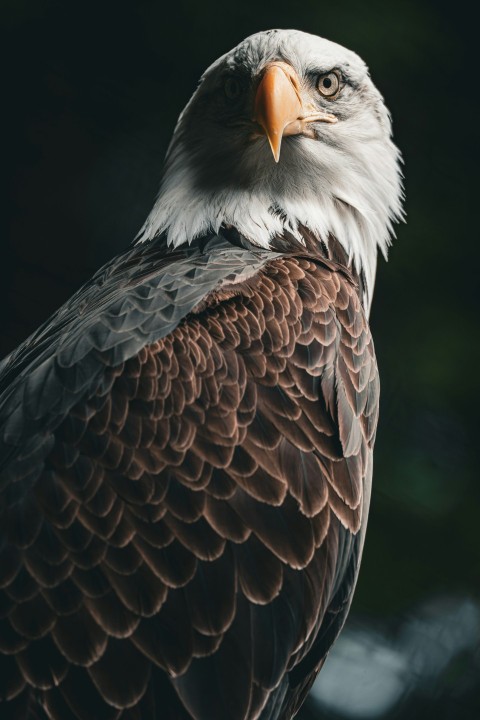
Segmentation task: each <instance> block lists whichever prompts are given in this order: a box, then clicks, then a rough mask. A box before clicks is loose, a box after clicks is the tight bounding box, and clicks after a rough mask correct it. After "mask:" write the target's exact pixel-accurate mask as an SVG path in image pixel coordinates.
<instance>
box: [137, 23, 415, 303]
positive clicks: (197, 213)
mask: <svg viewBox="0 0 480 720" xmlns="http://www.w3.org/2000/svg"><path fill="white" fill-rule="evenodd" d="M273 60H281V61H284V62H287V63H289V64H290V65H291V66H292V67H293V68H294V70H295V71H296V73H297V74H298V76H299V78H300V80H301V82H302V87H303V88H304V89H305V91H306V92H307V91H309V92H312V87H311V86H312V85H313V87H314V86H315V77H318V76H319V75H320V74H322V73H325V72H328V71H330V70H332V69H334V68H335V69H337V70H338V71H339V72H340V73H341V76H342V78H343V80H344V87H343V89H342V92H341V93H340V94H339V96H338V98H337V99H336V100H335V101H329V100H326V99H324V98H320V97H318V99H317V100H316V102H317V104H318V105H320V107H323V108H325V109H326V110H328V111H329V112H333V113H334V114H335V115H336V116H337V118H338V122H337V123H335V124H327V123H315V126H314V131H315V138H309V137H304V136H293V137H288V138H284V140H283V144H282V151H281V157H280V162H279V163H278V164H276V163H275V162H274V159H273V156H272V153H271V150H270V147H269V145H268V142H267V139H266V138H265V137H263V138H257V139H255V140H252V122H251V118H252V105H253V98H254V91H255V86H256V79H257V78H258V76H259V75H260V74H261V72H262V69H263V68H264V67H265V65H266V64H267V63H268V62H271V61H273ZM232 73H235V74H236V76H237V77H239V78H241V79H242V83H243V85H242V87H243V90H244V92H243V97H242V98H241V103H240V105H239V106H237V107H236V108H235V112H234V113H233V114H232V110H231V109H230V108H228V107H225V95H224V93H223V87H224V83H225V78H226V77H228V76H229V75H231V74H232ZM399 161H400V154H399V151H398V150H397V148H396V147H395V145H394V144H393V142H392V140H391V123H390V116H389V113H388V111H387V109H386V107H385V105H384V102H383V98H382V96H381V95H380V93H379V92H378V90H377V89H376V88H375V86H374V85H373V83H372V81H371V79H370V76H369V74H368V69H367V67H366V65H365V63H364V62H363V61H362V60H361V58H359V57H358V55H356V54H355V53H353V52H351V51H350V50H347V49H345V48H343V47H342V46H340V45H337V44H335V43H333V42H330V41H328V40H325V39H323V38H319V37H316V36H314V35H309V34H306V33H303V32H299V31H296V30H273V31H266V32H261V33H257V34H256V35H252V36H251V37H249V38H247V39H246V40H244V41H243V42H242V43H240V45H238V46H237V47H236V48H234V49H233V50H231V51H230V52H229V53H227V54H226V55H224V56H223V57H221V58H219V59H218V60H217V61H216V62H215V63H213V65H211V66H210V68H208V70H207V71H206V72H205V74H204V75H203V77H202V79H201V83H200V85H199V87H198V89H197V90H196V92H195V93H194V95H193V97H192V98H191V100H190V102H189V103H188V105H187V106H186V108H185V110H184V111H183V112H182V114H181V115H180V118H179V121H178V124H177V127H176V129H175V133H174V136H173V139H172V142H171V144H170V147H169V151H168V154H167V159H166V165H165V171H164V174H163V179H162V183H161V187H160V192H159V195H158V199H157V201H156V203H155V205H154V207H153V209H152V211H151V213H150V215H149V216H148V218H147V220H146V222H145V225H144V226H143V228H142V230H141V231H140V234H139V241H140V242H142V241H146V240H149V239H151V238H153V237H155V236H156V235H158V234H160V233H162V232H166V233H167V236H168V241H169V243H170V244H172V245H173V246H178V245H181V244H183V243H189V242H191V241H192V240H193V239H194V238H195V237H197V236H199V235H201V234H203V233H205V232H208V231H212V230H213V231H215V232H216V231H218V230H219V229H220V228H221V226H222V225H223V226H234V227H235V228H236V229H237V230H238V231H239V233H241V234H242V235H244V236H245V237H246V238H248V240H250V241H251V242H252V243H254V244H256V245H258V246H260V247H263V248H268V247H269V244H270V241H271V240H272V238H273V237H275V236H278V235H282V234H283V233H284V232H285V231H286V230H287V231H289V232H290V233H293V234H294V235H295V236H296V237H297V238H298V239H299V240H300V241H301V235H300V233H299V231H298V228H299V226H301V225H303V226H305V227H307V228H308V229H309V230H311V231H312V232H313V234H314V235H316V236H317V237H318V238H319V240H323V241H324V242H325V243H328V238H329V236H334V237H335V238H336V239H337V240H338V241H339V242H340V243H341V245H342V246H343V248H344V249H345V251H346V252H347V254H348V256H349V258H350V259H351V261H352V262H353V264H354V266H355V268H356V270H357V271H358V272H360V271H361V272H362V273H363V275H364V277H365V281H366V305H367V308H368V307H369V305H370V302H371V297H372V292H373V286H374V281H375V271H376V262H377V250H378V248H379V249H380V250H381V251H382V253H383V254H384V255H385V256H386V251H387V247H388V244H389V238H390V236H391V235H392V222H393V221H395V220H398V219H400V218H401V217H402V207H401V202H402V197H403V193H402V182H401V177H402V176H401V172H400V170H399Z"/></svg>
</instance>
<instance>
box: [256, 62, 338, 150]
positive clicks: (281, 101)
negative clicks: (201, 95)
mask: <svg viewBox="0 0 480 720" xmlns="http://www.w3.org/2000/svg"><path fill="white" fill-rule="evenodd" d="M312 110H313V111H314V112H311V111H312ZM253 120H254V122H257V123H258V124H259V125H261V127H262V128H263V130H264V132H265V134H266V136H267V138H268V142H269V143H270V147H271V148H272V153H273V157H274V158H275V162H278V161H279V159H280V147H281V145H282V137H283V136H284V135H301V134H310V135H311V133H306V123H309V122H314V121H323V122H330V123H334V122H337V118H336V117H335V115H332V114H331V113H327V112H325V111H324V110H321V111H319V110H318V108H315V107H314V106H311V107H310V112H308V111H307V110H306V108H305V107H304V105H303V101H302V96H301V93H300V80H299V78H298V75H297V73H296V72H295V70H294V69H293V67H292V66H291V65H289V64H288V63H285V62H272V63H270V64H269V65H267V67H266V68H265V70H264V73H263V75H262V78H261V80H260V82H259V84H258V87H257V94H256V96H255V103H254V116H253Z"/></svg>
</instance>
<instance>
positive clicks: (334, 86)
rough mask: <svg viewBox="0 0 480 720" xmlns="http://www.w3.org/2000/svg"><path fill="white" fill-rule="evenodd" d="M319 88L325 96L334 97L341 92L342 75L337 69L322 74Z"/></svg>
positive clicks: (318, 83)
mask: <svg viewBox="0 0 480 720" xmlns="http://www.w3.org/2000/svg"><path fill="white" fill-rule="evenodd" d="M317 90H318V92H319V93H320V95H323V97H326V98H330V99H334V98H335V97H336V96H337V95H338V93H339V92H340V75H339V73H338V72H337V71H336V70H331V71H330V72H328V73H324V74H323V75H320V76H319V78H318V80H317Z"/></svg>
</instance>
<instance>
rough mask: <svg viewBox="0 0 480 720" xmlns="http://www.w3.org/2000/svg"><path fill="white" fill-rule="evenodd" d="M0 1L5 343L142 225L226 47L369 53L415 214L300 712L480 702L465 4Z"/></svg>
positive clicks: (396, 257)
mask: <svg viewBox="0 0 480 720" xmlns="http://www.w3.org/2000/svg"><path fill="white" fill-rule="evenodd" d="M0 12H1V26H2V41H1V44H2V48H3V49H4V53H5V59H4V61H3V69H4V71H6V78H5V80H4V81H3V85H2V88H1V98H2V107H3V110H2V116H3V120H4V121H7V123H8V129H7V130H5V131H4V132H3V139H4V140H5V141H6V148H5V152H4V155H3V160H2V166H3V168H2V169H3V170H5V171H6V173H5V185H4V188H3V197H5V199H6V207H5V210H4V212H3V213H2V219H3V220H4V221H5V228H4V232H3V233H2V238H1V239H2V249H1V267H0V273H1V276H0V287H1V291H2V293H3V297H2V302H1V304H0V307H1V308H2V310H3V311H4V318H3V320H2V324H1V338H0V342H1V354H2V355H3V354H5V353H7V352H8V351H9V350H11V349H12V348H13V347H14V346H15V345H16V344H17V343H19V342H20V341H21V340H22V339H24V338H25V337H26V336H27V335H28V334H29V333H30V332H31V331H33V330H34V329H35V328H36V327H37V325H38V324H39V323H40V322H42V321H43V320H45V319H46V318H47V317H48V315H49V314H50V313H51V312H52V311H53V310H55V309H56V307H58V305H60V304H61V303H62V302H63V301H64V300H65V299H66V298H67V297H68V296H69V295H70V294H71V293H72V292H73V291H74V290H75V289H76V288H77V287H78V286H79V285H80V284H81V283H82V282H83V281H84V280H86V279H87V278H88V277H89V276H90V275H91V274H92V273H93V271H94V270H95V269H96V268H98V267H99V266H100V265H101V264H102V263H103V262H104V261H106V260H107V259H108V258H109V257H110V256H111V255H113V254H114V253H116V252H117V251H119V250H121V249H122V248H124V247H125V246H126V245H127V244H128V243H129V242H130V241H131V240H132V238H133V236H134V235H135V234H136V232H137V230H138V229H139V227H140V226H141V224H142V223H143V220H144V219H145V216H146V214H147V212H148V210H149V209H150V207H151V205H152V202H153V200H154V196H155V193H156V190H157V185H158V179H159V176H160V170H161V166H162V160H163V157H164V154H165V151H166V147H167V144H168V141H169V138H170V135H171V133H172V130H173V127H174V123H175V120H176V117H177V115H178V113H179V111H180V110H181V108H182V107H183V106H184V104H185V103H186V102H187V100H188V99H189V97H190V95H191V93H192V91H193V89H194V88H195V85H196V82H197V80H198V77H199V76H200V74H201V72H202V71H203V70H204V69H205V67H206V66H207V65H209V64H210V63H211V62H212V61H213V60H214V59H215V58H216V57H217V56H219V55H220V54H222V53H224V52H225V51H227V50H229V49H230V48H231V47H232V46H234V45H235V44H237V43H238V42H239V41H240V40H241V39H243V37H245V36H246V35H249V34H251V33H252V32H255V31H258V30H261V29H266V28H269V27H295V28H298V29H303V30H306V31H309V32H312V33H316V34H319V35H323V36H325V37H328V38H330V39H332V40H335V41H337V42H339V43H341V44H344V45H346V46H348V47H350V48H351V49H354V50H356V51H357V52H358V53H359V54H360V55H361V56H362V57H363V58H364V59H365V60H366V61H367V63H368V65H369V66H370V69H371V72H372V76H373V78H374V81H375V82H376V84H377V85H378V87H379V88H380V90H381V91H382V93H383V94H384V96H385V98H386V101H387V104H388V106H389V108H390V109H391V111H392V115H393V120H394V132H395V139H396V142H397V144H398V145H399V147H400V148H401V150H402V152H403V155H404V159H405V176H406V192H407V202H406V209H407V214H408V223H407V225H402V226H400V227H398V238H397V240H396V242H395V243H394V246H393V248H392V250H391V252H390V260H389V262H388V264H386V263H384V262H383V261H381V262H380V266H379V272H378V280H377V288H376V297H375V299H374V306H373V312H372V326H373V333H374V337H375V341H376V348H377V353H378V359H379V365H380V370H381V377H382V408H381V422H380V430H379V434H378V440H377V448H376V471H375V477H374V492H373V501H372V509H371V519H370V526H369V533H368V538H367V545H366V550H365V557H364V563H363V567H362V572H361V575H360V581H359V585H358V590H357V593H356V596H355V601H354V604H353V610H352V614H351V616H350V619H349V622H348V624H347V628H346V629H345V631H344V633H343V635H342V637H341V639H340V640H339V642H338V644H337V646H336V647H335V650H334V651H333V652H332V653H331V657H330V659H329V661H328V662H327V664H326V667H325V669H324V671H323V673H322V675H321V677H320V679H319V680H318V681H317V684H316V685H315V687H314V691H313V693H312V697H311V700H310V701H309V703H308V706H307V707H306V708H305V709H304V710H303V711H302V715H301V717H302V718H303V720H307V719H308V720H314V719H316V718H320V717H321V718H332V719H334V720H342V719H345V720H346V719H350V718H351V719H352V720H355V719H356V718H364V719H365V720H369V719H371V718H381V719H383V718H400V719H403V718H405V719H407V718H408V720H415V719H416V718H422V720H425V719H428V718H434V719H435V720H447V719H448V720H450V719H455V720H474V719H475V720H478V718H480V649H479V643H478V638H479V630H480V598H479V588H480V549H479V533H480V523H479V512H480V491H479V482H478V477H477V476H478V462H477V455H478V440H477V442H476V443H475V441H474V437H476V434H475V435H474V431H477V427H476V426H477V418H478V403H479V401H480V393H479V387H478V385H479V381H478V375H479V373H478V366H479V360H480V357H479V347H480V342H479V331H478V319H479V311H480V308H479V293H478V284H479V283H478V272H479V260H480V245H479V240H478V231H477V226H478V220H477V218H476V217H475V215H476V213H477V212H478V205H477V204H475V203H474V185H475V184H476V180H477V167H476V165H475V164H474V149H475V148H476V147H478V122H477V123H476V125H475V127H474V124H473V118H474V115H475V113H476V112H478V103H477V101H476V98H477V96H478V89H477V74H476V71H475V65H476V64H475V62H474V48H475V46H476V45H477V43H476V38H475V34H474V33H475V28H474V25H475V23H474V18H473V17H471V16H469V14H468V12H467V8H466V6H463V5H462V4H461V3H459V2H448V3H447V2H429V1H428V0H421V1H417V2H413V1H412V0H406V1H405V2H396V3H392V2H390V3H386V2H382V1H381V0H373V1H370V2H359V0H343V2H342V3H333V2H329V1H328V0H323V1H322V2H320V1H319V0H315V2H314V1H312V0H303V2H302V3H293V2H292V1H291V0H277V2H276V3H271V4H268V5H267V4H264V5H261V4H260V3H259V2H258V0H243V2H239V1H235V2H233V3H227V2H225V0H224V1H223V2H218V0H204V1H203V2H199V1H198V0H197V1H196V2H195V1H194V0H190V1H189V2H185V1H182V0H177V1H175V2H170V3H168V4H167V3H161V2H158V1H157V0H155V1H152V2H130V3H127V2H122V1H117V2H108V1H107V2H101V1H98V0H97V2H95V3H92V2H89V1H88V0H86V1H84V2H82V3H76V2H68V1H65V0H64V2H61V3H60V2H55V1H53V0H10V1H7V0H2V3H1V5H0ZM476 53H477V51H475V54H476Z"/></svg>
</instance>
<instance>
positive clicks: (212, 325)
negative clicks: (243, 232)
mask: <svg viewBox="0 0 480 720" xmlns="http://www.w3.org/2000/svg"><path fill="white" fill-rule="evenodd" d="M377 405H378V380H377V371H376V365H375V358H374V354H373V347H372V343H371V339H370V335H369V331H368V327H367V324H366V321H365V318H364V315H363V313H362V310H361V307H360V303H359V300H358V296H357V293H356V289H355V287H354V285H353V284H352V283H351V282H350V281H349V279H348V278H347V277H346V275H344V274H343V272H339V271H337V268H336V267H335V266H334V265H333V264H329V263H325V262H321V261H318V260H315V259H311V258H301V257H297V258H295V257H283V258H280V259H275V260H273V261H271V262H270V263H269V264H268V265H267V266H265V268H264V269H263V270H261V271H260V272H259V273H257V275H256V276H255V277H253V278H250V279H249V280H245V281H243V282H236V283H234V284H230V285H228V280H226V281H225V282H224V285H223V287H222V288H220V289H219V290H217V291H216V292H214V293H212V294H210V295H209V296H207V297H206V299H205V300H204V301H202V302H201V303H200V304H197V307H196V310H195V311H193V312H190V314H189V315H188V316H187V317H186V318H185V320H183V321H181V322H180V324H179V325H178V326H177V327H176V329H174V330H173V331H172V332H170V333H169V334H168V335H167V336H166V337H164V338H163V339H161V340H159V341H157V342H154V343H150V344H149V345H147V346H145V347H143V348H142V349H141V350H140V351H139V352H138V353H137V354H135V355H134V356H133V357H131V358H130V359H128V360H126V361H125V362H123V363H120V364H117V365H116V366H115V367H110V366H108V363H107V367H106V369H105V372H104V376H103V380H102V382H101V383H100V384H99V386H98V388H97V390H96V392H95V393H94V394H93V395H92V396H91V397H88V398H87V399H86V400H85V399H83V400H80V401H78V402H77V403H76V404H75V405H74V406H73V407H72V408H71V410H70V411H69V412H68V414H67V415H66V417H65V418H64V419H63V421H62V422H61V423H60V425H58V427H57V428H56V429H55V431H54V446H53V447H52V448H51V449H49V452H48V454H47V457H46V460H45V462H44V463H43V464H40V467H39V468H38V477H36V479H35V482H34V483H33V484H32V490H31V491H30V493H29V494H28V495H26V496H22V502H21V503H16V504H15V502H12V500H14V499H15V498H14V497H13V498H12V495H14V491H13V490H12V488H15V484H14V483H11V484H10V485H9V486H8V487H7V493H9V494H10V497H9V508H10V510H9V513H8V516H7V518H6V522H7V526H8V527H7V532H6V539H7V544H6V546H5V551H4V554H3V560H2V582H1V585H2V588H3V591H2V595H1V611H2V618H3V619H2V620H1V623H2V630H1V631H0V643H1V644H0V651H1V653H2V654H1V655H0V658H1V662H2V664H3V672H2V676H1V677H2V680H1V681H0V682H1V683H2V689H3V695H4V696H5V697H6V698H7V699H8V700H10V702H9V703H8V704H6V705H5V707H6V708H7V709H6V710H5V713H7V712H8V713H9V715H7V714H5V717H7V716H10V717H19V716H21V713H23V714H25V713H26V710H25V707H26V705H27V704H29V705H31V704H32V702H33V698H37V699H38V700H39V703H40V705H41V706H43V707H44V708H45V711H46V713H47V716H48V717H51V718H55V720H57V719H60V718H61V720H67V719H69V718H72V719H73V718H76V719H77V720H84V719H85V720H86V719H87V718H88V719H89V720H90V719H91V718H99V719H103V718H112V719H113V718H115V719H117V718H122V719H126V718H132V719H133V718H142V719H143V720H147V719H149V718H152V719H153V718H158V717H161V718H165V720H188V719H190V718H195V719H196V720H226V719H227V718H228V720H245V718H249V719H252V720H253V718H257V717H261V718H262V719H263V720H268V719H270V718H271V719H272V720H273V719H274V718H280V717H285V718H286V717H290V716H291V713H292V712H293V709H294V708H295V705H296V704H298V703H299V702H300V701H301V699H303V694H304V692H305V688H306V687H307V686H308V683H309V682H310V679H311V677H313V675H314V674H315V672H316V668H317V667H318V665H319V664H320V663H321V661H322V659H323V657H324V655H325V653H326V652H327V651H328V647H329V646H330V644H331V642H332V641H333V640H334V638H335V635H336V633H337V632H338V631H339V629H340V627H341V625H342V623H343V620H344V616H345V613H346V610H347V608H348V604H349V600H350V595H351V591H352V589H353V585H354V582H355V577H356V573H357V568H358V561H359V556H360V552H361V547H360V546H361V542H360V540H359V538H361V535H362V532H361V528H362V522H363V523H365V520H366V508H365V499H366V498H368V495H369V488H368V487H366V484H368V479H369V478H368V474H369V465H370V454H371V446H372V443H373V438H374V433H375V425H376V417H377ZM21 463H22V459H21V457H20V458H19V459H18V461H17V465H16V467H17V472H19V470H18V468H20V469H21V467H22V464H21ZM27 464H28V458H27ZM12 508H13V509H14V511H12ZM19 508H20V510H19ZM15 511H17V512H15ZM0 707H1V705H0ZM2 717H3V715H2Z"/></svg>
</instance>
